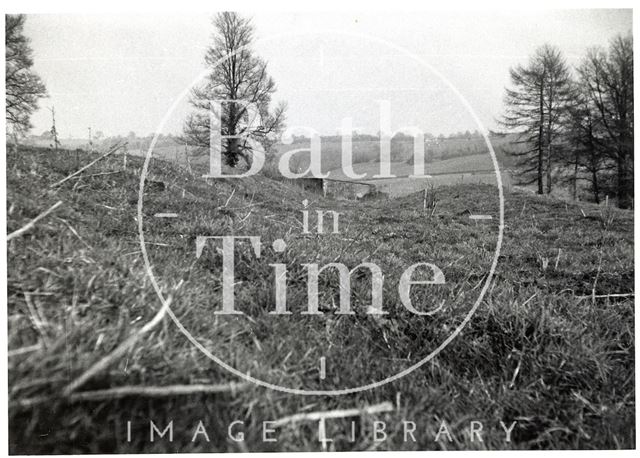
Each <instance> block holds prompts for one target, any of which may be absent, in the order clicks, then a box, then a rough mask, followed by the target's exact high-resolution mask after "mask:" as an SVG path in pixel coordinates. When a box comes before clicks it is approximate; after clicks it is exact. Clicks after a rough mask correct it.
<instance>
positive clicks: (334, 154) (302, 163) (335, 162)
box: [276, 135, 521, 172]
mask: <svg viewBox="0 0 640 458" xmlns="http://www.w3.org/2000/svg"><path fill="white" fill-rule="evenodd" d="M514 141H515V137H514V136H512V135H506V136H502V135H501V136H498V135H494V136H492V137H491V143H492V146H493V148H494V151H495V152H496V157H497V158H498V161H499V163H500V164H501V166H503V167H507V168H509V167H511V166H512V165H513V162H514V161H513V158H512V157H510V156H509V155H508V153H509V151H514V150H515V151H517V150H519V149H520V148H521V146H520V145H516V144H514V143H513V142H514ZM320 145H321V155H322V162H321V163H322V171H323V172H327V171H330V170H335V169H339V168H340V167H341V165H342V158H341V154H342V145H341V143H340V142H339V141H335V140H333V138H332V139H331V141H325V140H322V139H321V144H320ZM309 146H310V142H309V141H298V142H296V143H293V144H291V145H282V144H279V145H277V146H276V148H277V151H278V153H279V154H282V153H284V152H286V151H291V150H293V149H302V148H305V149H308V148H309ZM424 151H425V160H426V161H428V162H434V163H435V162H437V161H441V160H447V159H452V158H457V157H468V156H478V155H484V154H487V157H489V156H488V153H489V149H488V148H487V145H486V143H485V140H484V138H482V137H480V138H476V137H473V138H469V139H458V138H454V139H432V140H429V141H427V142H426V143H425V145H424ZM413 152H414V142H413V140H412V139H406V138H402V139H399V140H396V139H394V140H392V141H391V162H397V163H402V162H405V163H409V164H410V163H412V161H413ZM352 157H353V162H354V163H366V162H378V161H379V158H380V142H379V141H377V140H359V141H355V140H354V141H353V143H352ZM472 161H473V163H474V164H475V159H472ZM291 165H292V169H293V171H299V170H305V169H306V168H307V167H308V165H309V154H308V153H306V152H299V153H296V154H295V155H294V157H293V158H292V160H291Z"/></svg>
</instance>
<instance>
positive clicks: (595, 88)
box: [579, 35, 633, 208]
mask: <svg viewBox="0 0 640 458" xmlns="http://www.w3.org/2000/svg"><path fill="white" fill-rule="evenodd" d="M579 73H580V76H581V79H582V81H583V82H584V85H585V90H586V91H587V93H588V95H589V97H590V99H591V102H592V103H593V105H594V107H595V109H596V110H595V111H596V114H597V116H598V120H599V122H600V124H601V125H602V127H603V129H604V132H605V134H606V136H607V138H608V147H607V148H606V150H605V154H607V155H608V156H609V157H611V159H612V160H613V161H614V163H615V167H616V176H617V183H616V194H617V200H618V206H619V207H620V208H630V207H631V205H632V199H633V39H632V37H631V35H628V36H626V37H622V36H618V37H616V38H615V39H614V40H613V41H612V42H611V45H610V47H609V50H608V51H604V50H601V49H593V50H591V51H590V52H589V53H588V55H587V57H586V59H585V60H584V62H583V64H582V66H581V67H580V69H579Z"/></svg>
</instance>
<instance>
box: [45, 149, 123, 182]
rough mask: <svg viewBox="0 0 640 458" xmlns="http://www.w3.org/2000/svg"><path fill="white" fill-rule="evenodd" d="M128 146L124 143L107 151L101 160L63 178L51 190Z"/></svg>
mask: <svg viewBox="0 0 640 458" xmlns="http://www.w3.org/2000/svg"><path fill="white" fill-rule="evenodd" d="M125 145H126V143H122V144H118V145H115V146H113V147H112V148H111V149H110V150H109V151H107V152H106V153H104V154H103V155H102V156H100V157H99V158H97V159H95V160H93V161H91V162H89V163H88V164H87V165H85V166H84V167H82V168H80V169H79V170H77V171H76V172H73V173H72V174H71V175H69V176H67V177H65V178H63V179H62V180H60V181H57V182H55V183H53V184H52V185H51V186H50V187H51V188H56V187H58V186H60V185H61V184H63V183H65V182H66V181H67V180H70V179H71V178H73V177H75V176H76V175H79V174H81V173H82V172H84V171H85V170H87V169H88V168H89V167H91V166H92V165H93V164H95V163H96V162H99V161H101V160H102V159H104V158H105V157H107V156H110V155H111V154H113V153H115V152H116V151H118V150H119V149H120V148H122V147H124V146H125Z"/></svg>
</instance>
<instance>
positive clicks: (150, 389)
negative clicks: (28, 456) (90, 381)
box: [10, 382, 249, 408]
mask: <svg viewBox="0 0 640 458" xmlns="http://www.w3.org/2000/svg"><path fill="white" fill-rule="evenodd" d="M247 387H249V384H248V383H236V382H231V383H224V384H216V385H203V384H197V385H167V386H120V387H117V388H109V389H106V390H95V391H81V392H77V393H72V394H70V395H69V396H67V397H66V398H56V397H52V396H36V397H33V398H26V399H19V400H16V401H12V402H11V403H10V405H11V407H20V408H30V407H34V406H37V405H40V404H44V403H49V402H51V401H54V400H55V399H62V400H64V401H67V402H69V403H74V402H84V401H105V400H112V399H121V398H125V397H129V396H139V397H146V398H163V397H167V396H186V395H190V394H203V393H232V394H235V393H236V392H238V391H239V390H243V389H246V388H247Z"/></svg>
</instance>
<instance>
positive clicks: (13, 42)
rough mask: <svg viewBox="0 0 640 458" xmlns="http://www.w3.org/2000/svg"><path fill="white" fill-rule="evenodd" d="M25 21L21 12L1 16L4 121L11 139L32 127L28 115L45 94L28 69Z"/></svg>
mask: <svg viewBox="0 0 640 458" xmlns="http://www.w3.org/2000/svg"><path fill="white" fill-rule="evenodd" d="M25 20H26V17H25V16H24V15H22V14H20V15H11V14H8V15H6V17H5V53H6V61H5V64H6V65H5V71H6V74H5V84H6V120H7V126H11V128H12V134H13V135H14V137H15V138H17V137H18V136H20V135H24V134H25V133H26V132H27V131H28V130H29V129H30V128H31V127H32V126H31V122H30V118H31V114H32V113H33V112H34V111H35V110H36V109H37V108H38V101H39V100H40V99H41V98H42V97H46V95H47V91H46V89H45V86H44V83H43V82H42V80H41V79H40V77H39V76H38V75H36V74H35V73H34V72H33V71H32V70H31V67H32V66H33V57H32V56H33V51H32V49H31V47H30V46H29V39H28V38H27V37H26V36H25V35H24V23H25Z"/></svg>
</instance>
